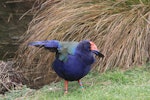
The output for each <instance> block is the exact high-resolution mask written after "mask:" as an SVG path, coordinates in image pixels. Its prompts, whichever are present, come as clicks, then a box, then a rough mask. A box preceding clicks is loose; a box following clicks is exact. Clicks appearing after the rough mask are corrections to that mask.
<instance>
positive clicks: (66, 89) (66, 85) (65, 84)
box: [64, 80, 68, 94]
mask: <svg viewBox="0 0 150 100" xmlns="http://www.w3.org/2000/svg"><path fill="white" fill-rule="evenodd" d="M64 88H65V92H64V94H67V93H68V81H66V80H65V83H64Z"/></svg>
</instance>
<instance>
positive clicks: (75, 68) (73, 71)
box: [29, 40, 104, 93]
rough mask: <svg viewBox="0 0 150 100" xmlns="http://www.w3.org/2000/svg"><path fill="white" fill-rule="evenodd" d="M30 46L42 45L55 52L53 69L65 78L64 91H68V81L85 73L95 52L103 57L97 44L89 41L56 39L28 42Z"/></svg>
mask: <svg viewBox="0 0 150 100" xmlns="http://www.w3.org/2000/svg"><path fill="white" fill-rule="evenodd" d="M29 45H30V46H36V47H44V48H45V49H48V50H50V51H51V52H56V58H55V60H54V62H53V64H52V68H53V69H54V71H55V72H56V73H57V74H58V76H60V77H61V78H63V79H64V80H65V83H64V84H65V93H68V81H78V83H79V85H80V86H81V87H82V83H81V81H80V79H81V78H82V77H84V76H85V75H87V74H88V73H89V71H90V69H91V65H92V64H93V63H94V61H95V56H94V54H96V55H97V56H99V57H102V58H103V57H104V55H103V54H102V53H100V52H99V51H98V49H97V46H96V45H95V44H94V43H93V42H91V41H89V40H83V41H81V42H60V41H58V40H47V41H35V42H30V43H29Z"/></svg>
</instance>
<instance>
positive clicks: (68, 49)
mask: <svg viewBox="0 0 150 100" xmlns="http://www.w3.org/2000/svg"><path fill="white" fill-rule="evenodd" d="M77 45H78V42H60V47H59V50H58V53H59V60H61V61H64V62H65V61H66V60H67V59H68V54H71V55H74V53H75V49H76V47H77Z"/></svg>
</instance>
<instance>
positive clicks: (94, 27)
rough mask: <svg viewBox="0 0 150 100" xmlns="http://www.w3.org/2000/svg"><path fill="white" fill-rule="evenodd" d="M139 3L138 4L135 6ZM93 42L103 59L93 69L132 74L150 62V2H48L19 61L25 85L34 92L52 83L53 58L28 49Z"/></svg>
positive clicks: (37, 16) (29, 32)
mask: <svg viewBox="0 0 150 100" xmlns="http://www.w3.org/2000/svg"><path fill="white" fill-rule="evenodd" d="M134 1H136V2H134ZM51 39H58V40H61V41H80V40H84V39H90V40H92V41H94V42H95V43H96V45H97V46H98V48H99V50H100V51H101V52H102V53H103V54H104V55H105V59H103V61H102V60H101V59H99V60H97V63H96V64H95V67H94V68H95V69H96V70H98V71H99V72H104V71H106V70H107V69H113V68H116V67H121V68H123V69H127V68H130V67H132V66H135V65H142V64H145V63H147V62H148V61H149V60H150V4H149V0H148V1H146V0H143V1H142V0H139V1H138V0H116V1H113V0H47V1H45V2H44V3H42V4H41V6H40V8H39V9H38V11H37V13H36V14H35V16H34V18H33V20H32V21H31V23H30V24H29V28H28V30H27V32H26V34H25V35H24V43H23V44H22V45H21V46H20V49H19V50H18V55H17V57H16V64H15V66H17V67H16V68H17V70H18V71H21V72H22V73H23V75H24V77H25V79H26V81H25V84H27V85H29V86H31V87H36V86H41V85H44V84H48V83H49V82H50V81H54V80H55V78H56V75H55V74H54V72H53V71H52V69H51V63H52V61H53V59H54V54H52V53H50V52H49V51H46V50H43V49H41V48H40V49H39V48H34V47H28V46H27V44H28V43H29V42H31V41H36V40H51Z"/></svg>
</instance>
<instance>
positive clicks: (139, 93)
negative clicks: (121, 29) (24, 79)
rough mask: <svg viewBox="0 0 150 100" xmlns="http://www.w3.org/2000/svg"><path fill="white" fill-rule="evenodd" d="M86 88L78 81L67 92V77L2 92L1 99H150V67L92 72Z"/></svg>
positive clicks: (85, 85)
mask: <svg viewBox="0 0 150 100" xmlns="http://www.w3.org/2000/svg"><path fill="white" fill-rule="evenodd" d="M82 81H83V84H84V87H85V89H84V90H82V89H81V88H80V87H79V85H78V84H77V82H70V83H69V93H68V94H67V95H64V94H63V81H61V82H58V83H52V84H50V85H47V86H44V87H43V88H42V89H39V90H32V89H29V88H26V87H24V88H23V89H22V90H14V91H12V92H11V93H6V95H5V96H3V97H2V96H0V97H1V99H0V100H3V99H4V100H14V99H16V98H17V99H19V100H150V69H149V68H136V69H132V70H128V71H125V72H123V71H119V70H114V71H107V72H105V73H103V74H98V73H97V72H91V73H90V74H88V75H87V76H86V77H84V78H83V79H82Z"/></svg>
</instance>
